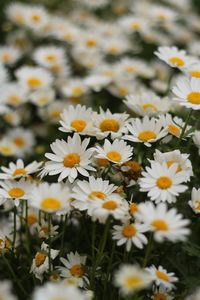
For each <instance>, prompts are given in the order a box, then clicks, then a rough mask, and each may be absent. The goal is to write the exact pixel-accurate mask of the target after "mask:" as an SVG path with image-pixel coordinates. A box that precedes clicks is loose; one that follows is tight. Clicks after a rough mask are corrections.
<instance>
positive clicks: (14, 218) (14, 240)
mask: <svg viewBox="0 0 200 300" xmlns="http://www.w3.org/2000/svg"><path fill="white" fill-rule="evenodd" d="M13 213H14V217H13V244H12V250H13V252H14V250H15V242H16V235H17V208H16V206H15V207H14V208H13Z"/></svg>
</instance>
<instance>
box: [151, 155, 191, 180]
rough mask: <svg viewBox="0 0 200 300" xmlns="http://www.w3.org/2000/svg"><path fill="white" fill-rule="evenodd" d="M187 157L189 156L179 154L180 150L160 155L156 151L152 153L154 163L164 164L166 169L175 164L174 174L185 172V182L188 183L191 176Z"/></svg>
mask: <svg viewBox="0 0 200 300" xmlns="http://www.w3.org/2000/svg"><path fill="white" fill-rule="evenodd" d="M189 156H190V155H189V154H186V153H181V152H180V150H174V151H169V152H165V153H162V152H160V151H159V150H157V149H156V151H155V153H154V161H156V162H159V163H160V164H163V163H166V165H167V167H168V168H169V167H170V166H171V165H173V164H177V170H176V172H177V173H178V172H182V171H185V172H186V174H185V175H186V176H187V178H186V181H189V180H190V177H191V176H192V175H193V171H192V164H191V161H190V160H189V159H188V157H189ZM154 161H152V162H154Z"/></svg>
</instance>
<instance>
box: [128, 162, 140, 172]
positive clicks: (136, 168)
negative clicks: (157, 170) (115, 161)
mask: <svg viewBox="0 0 200 300" xmlns="http://www.w3.org/2000/svg"><path fill="white" fill-rule="evenodd" d="M124 166H126V167H129V168H130V169H131V171H133V172H136V173H137V172H140V171H141V166H140V164H139V163H138V162H137V161H135V160H129V161H127V162H125V163H124Z"/></svg>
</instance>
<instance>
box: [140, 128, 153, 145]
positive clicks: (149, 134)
mask: <svg viewBox="0 0 200 300" xmlns="http://www.w3.org/2000/svg"><path fill="white" fill-rule="evenodd" d="M155 138H156V134H155V132H153V131H150V130H145V131H142V132H140V134H139V135H138V139H139V140H141V141H143V142H147V141H149V140H153V139H155Z"/></svg>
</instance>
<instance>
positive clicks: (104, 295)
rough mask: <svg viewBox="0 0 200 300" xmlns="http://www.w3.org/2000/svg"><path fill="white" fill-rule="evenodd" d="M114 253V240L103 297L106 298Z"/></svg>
mask: <svg viewBox="0 0 200 300" xmlns="http://www.w3.org/2000/svg"><path fill="white" fill-rule="evenodd" d="M114 253H115V242H114V241H112V249H111V254H110V260H109V263H108V268H107V274H106V279H105V281H104V291H103V299H106V291H107V284H108V281H109V275H110V271H111V268H112V263H113V257H114Z"/></svg>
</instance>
